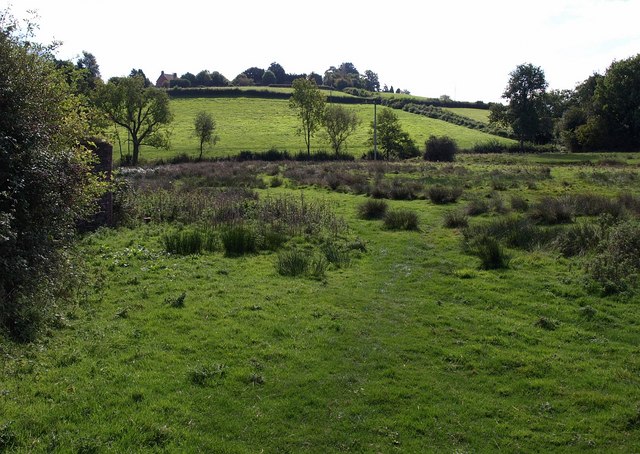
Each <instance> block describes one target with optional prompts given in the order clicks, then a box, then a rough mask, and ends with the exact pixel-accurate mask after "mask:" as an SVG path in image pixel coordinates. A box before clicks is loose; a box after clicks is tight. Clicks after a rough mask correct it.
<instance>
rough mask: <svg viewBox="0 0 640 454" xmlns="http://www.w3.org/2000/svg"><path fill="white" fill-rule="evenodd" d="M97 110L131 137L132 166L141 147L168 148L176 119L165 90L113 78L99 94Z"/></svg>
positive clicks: (139, 79) (134, 80)
mask: <svg viewBox="0 0 640 454" xmlns="http://www.w3.org/2000/svg"><path fill="white" fill-rule="evenodd" d="M95 104H96V106H97V107H98V108H99V109H100V110H102V111H103V112H104V113H105V115H106V116H107V117H108V119H109V120H111V121H112V122H113V123H115V124H116V125H118V126H121V127H122V128H124V129H126V130H127V131H128V132H129V134H130V136H131V143H132V145H133V155H132V156H131V164H132V165H137V164H138V158H139V155H140V146H142V145H149V146H152V147H167V146H168V143H169V133H168V130H167V129H166V126H167V125H168V124H169V123H170V122H171V120H172V119H173V115H172V114H171V110H170V109H169V97H168V95H167V93H166V91H165V90H160V89H158V88H155V87H148V88H145V87H144V79H143V78H142V77H122V78H113V79H111V80H109V82H108V83H107V84H105V85H103V86H102V87H101V88H100V89H99V90H98V91H97V93H96V97H95Z"/></svg>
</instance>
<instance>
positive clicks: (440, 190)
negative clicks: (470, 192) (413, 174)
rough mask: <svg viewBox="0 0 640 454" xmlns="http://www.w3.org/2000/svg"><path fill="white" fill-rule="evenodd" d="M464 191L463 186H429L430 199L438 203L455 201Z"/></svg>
mask: <svg viewBox="0 0 640 454" xmlns="http://www.w3.org/2000/svg"><path fill="white" fill-rule="evenodd" d="M462 192H463V191H462V188H460V187H446V186H440V185H435V186H431V187H430V188H429V200H431V201H432V202H433V203H435V204H437V205H444V204H447V203H455V202H457V201H458V198H459V197H460V196H461V195H462Z"/></svg>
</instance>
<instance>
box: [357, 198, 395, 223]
mask: <svg viewBox="0 0 640 454" xmlns="http://www.w3.org/2000/svg"><path fill="white" fill-rule="evenodd" d="M388 208H389V205H388V204H387V202H386V201H384V200H378V199H369V200H366V201H364V202H362V203H361V204H360V205H358V217H359V218H360V219H366V220H372V219H382V218H384V215H385V213H386V212H387V209H388Z"/></svg>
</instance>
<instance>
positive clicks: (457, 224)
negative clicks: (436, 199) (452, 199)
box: [443, 210, 469, 229]
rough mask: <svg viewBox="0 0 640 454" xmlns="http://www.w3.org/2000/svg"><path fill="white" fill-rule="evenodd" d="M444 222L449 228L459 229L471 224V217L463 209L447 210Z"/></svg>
mask: <svg viewBox="0 0 640 454" xmlns="http://www.w3.org/2000/svg"><path fill="white" fill-rule="evenodd" d="M443 224H444V226H445V227H447V228H449V229H458V228H463V227H467V226H468V225H469V218H468V217H467V215H466V214H465V213H464V212H462V211H457V210H455V211H447V212H446V213H445V215H444V220H443Z"/></svg>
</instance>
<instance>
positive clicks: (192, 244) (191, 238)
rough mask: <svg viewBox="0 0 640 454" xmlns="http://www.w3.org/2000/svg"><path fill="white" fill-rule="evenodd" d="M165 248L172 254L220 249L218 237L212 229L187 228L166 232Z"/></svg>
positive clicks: (164, 236) (187, 253) (163, 238)
mask: <svg viewBox="0 0 640 454" xmlns="http://www.w3.org/2000/svg"><path fill="white" fill-rule="evenodd" d="M162 242H163V243H164V248H165V250H166V251H167V252H169V253H171V254H178V255H190V254H199V253H200V252H202V251H203V250H204V251H216V250H218V237H217V235H216V234H215V233H214V232H213V231H211V230H203V231H201V230H197V229H193V230H192V229H186V230H177V231H171V232H169V233H165V234H164V235H163V237H162Z"/></svg>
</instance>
